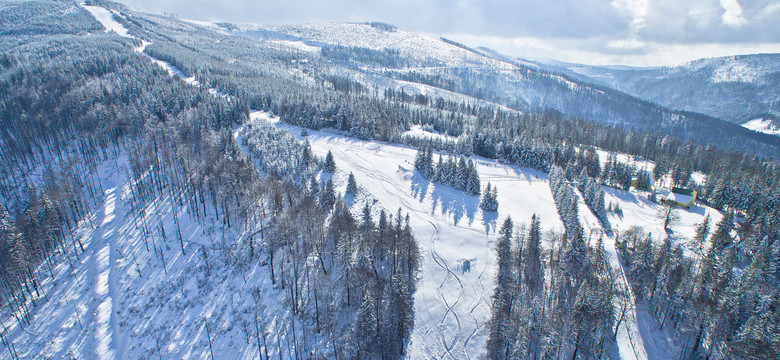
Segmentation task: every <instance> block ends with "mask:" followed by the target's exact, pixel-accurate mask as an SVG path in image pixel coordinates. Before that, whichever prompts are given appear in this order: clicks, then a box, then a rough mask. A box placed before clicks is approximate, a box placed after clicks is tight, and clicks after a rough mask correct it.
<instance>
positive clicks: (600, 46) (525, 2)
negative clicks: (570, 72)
mask: <svg viewBox="0 0 780 360" xmlns="http://www.w3.org/2000/svg"><path fill="white" fill-rule="evenodd" d="M120 1H122V2H124V3H125V4H127V5H128V6H129V7H131V8H133V9H136V10H141V11H147V12H152V13H173V14H176V15H178V16H179V17H182V18H189V19H196V20H207V21H229V22H236V23H244V22H252V23H273V24H280V23H285V24H295V23H309V22H333V21H359V22H363V21H382V22H387V23H391V24H394V25H397V26H398V27H400V28H402V29H404V30H408V31H415V32H422V33H429V34H434V35H443V36H446V37H448V38H452V39H454V40H458V41H460V42H463V43H465V44H467V45H470V46H486V47H489V48H492V49H495V50H498V51H500V52H502V53H505V54H508V55H513V56H518V57H524V58H551V59H556V60H561V61H571V62H579V63H587V64H624V65H637V66H649V65H675V64H680V63H682V62H685V61H689V60H693V59H697V58H702V57H710V56H723V55H734V54H749V53H780V21H779V20H780V0H547V1H545V0H390V1H373V0H337V1H325V0H272V1H268V0H254V1H252V0H221V1H216V0H120Z"/></svg>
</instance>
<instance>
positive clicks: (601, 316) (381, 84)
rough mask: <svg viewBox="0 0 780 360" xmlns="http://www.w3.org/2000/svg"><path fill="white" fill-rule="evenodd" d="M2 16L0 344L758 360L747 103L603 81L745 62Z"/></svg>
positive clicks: (41, 8) (760, 265)
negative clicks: (684, 104)
mask: <svg viewBox="0 0 780 360" xmlns="http://www.w3.org/2000/svg"><path fill="white" fill-rule="evenodd" d="M30 13H40V14H43V15H40V17H34V20H35V21H33V22H31V24H30V25H29V29H28V28H25V34H24V35H19V36H16V35H14V36H11V37H8V38H4V39H3V41H0V73H3V74H5V75H6V76H2V77H0V91H2V94H1V95H2V96H0V117H2V118H3V119H4V121H2V122H0V174H2V177H0V305H2V306H0V326H2V327H1V328H0V344H2V345H0V358H3V359H5V358H9V359H12V360H18V359H26V358H43V359H59V358H77V359H93V358H94V359H125V358H126V359H168V358H175V359H257V358H259V359H261V360H269V359H277V358H278V359H280V360H287V359H290V360H292V359H296V360H297V359H368V360H375V359H380V358H381V359H484V358H491V359H492V358H498V359H510V358H511V359H514V358H571V359H585V360H587V359H590V358H599V359H602V358H603V359H632V360H633V359H642V360H644V359H672V358H680V359H685V358H691V359H698V358H700V357H701V358H704V357H705V356H706V357H708V358H710V357H711V358H713V359H726V358H740V359H741V358H745V359H747V358H755V357H756V356H766V357H776V356H775V355H778V356H780V342H778V341H777V339H780V334H778V329H780V327H779V326H777V323H778V321H780V320H779V319H780V316H778V314H780V306H778V299H780V297H779V296H778V288H777V286H776V284H777V282H776V281H777V278H778V273H777V269H776V267H775V266H774V263H773V262H774V260H773V259H774V258H775V256H774V255H773V254H774V252H776V250H777V248H778V247H779V246H780V240H778V239H780V226H778V222H777V221H775V220H776V219H777V217H778V214H780V205H778V202H777V201H775V200H776V195H777V194H775V192H776V189H777V186H780V185H778V184H780V178H778V174H777V168H778V167H777V161H776V160H772V158H771V157H772V156H776V155H777V149H778V148H780V140H778V138H777V137H775V136H769V135H766V134H758V133H756V132H754V131H753V130H756V131H763V132H765V133H767V134H780V131H778V130H777V127H774V125H773V124H772V122H771V121H769V120H765V119H771V118H773V117H772V116H761V117H758V115H756V117H754V118H753V119H755V120H753V121H749V122H747V123H745V124H743V125H742V126H738V125H735V124H731V123H726V122H723V121H721V120H718V119H715V118H709V117H705V116H701V115H698V114H690V113H684V112H677V111H673V110H668V109H667V108H664V107H662V106H658V105H655V104H653V103H651V102H647V101H643V100H640V99H638V98H634V97H632V96H629V95H627V94H625V93H622V92H620V91H617V90H614V89H611V88H610V87H609V86H606V85H603V84H606V83H609V82H613V81H614V82H619V81H623V80H627V81H628V80H631V79H633V77H634V76H639V75H636V74H635V73H633V72H634V71H636V72H637V74H641V76H644V78H643V80H642V81H650V78H651V77H653V76H655V77H656V80H658V79H661V78H663V79H666V80H668V81H672V82H674V81H682V80H680V79H682V78H685V77H686V76H689V75H690V74H694V73H695V74H698V75H697V76H699V75H701V74H705V73H708V74H709V75H708V76H707V78H706V82H709V83H712V84H714V85H712V87H710V88H707V89H709V90H711V91H715V90H712V89H716V88H718V87H721V89H726V90H729V89H734V87H733V86H754V85H755V84H759V83H760V84H764V83H766V82H769V83H771V84H776V82H773V81H774V80H772V79H769V80H766V79H765V77H767V76H768V75H766V74H767V73H768V72H771V71H775V70H771V71H770V70H767V67H766V66H765V65H766V64H767V63H768V62H766V61H764V60H761V61H759V60H757V59H759V57H739V58H729V59H718V60H717V61H716V60H708V61H699V62H694V63H691V64H687V65H686V66H685V69H681V68H680V69H677V70H674V69H626V68H591V67H579V68H576V69H575V68H573V67H572V68H571V69H564V68H562V67H558V68H555V69H552V70H551V68H552V66H550V65H543V64H531V63H528V62H524V61H521V60H513V59H510V58H507V57H505V56H503V55H501V54H498V53H496V52H493V51H490V50H487V49H481V50H474V49H470V48H467V47H465V46H463V45H460V44H457V43H454V42H452V41H449V40H447V39H437V38H432V37H428V36H422V35H419V34H414V33H410V32H405V31H403V30H400V29H397V28H395V27H394V26H392V25H388V24H383V23H368V24H354V23H338V24H334V23H328V24H310V25H284V26H271V25H268V26H266V25H234V24H228V23H220V24H212V23H208V22H201V21H190V20H180V19H178V18H176V17H167V16H158V15H151V14H143V13H137V12H134V11H132V10H130V9H127V8H126V7H124V6H122V5H121V4H117V3H112V2H110V1H105V0H88V1H87V3H78V4H77V3H68V2H56V3H50V2H30V3H23V2H13V3H7V4H6V3H4V4H0V20H3V21H2V22H0V28H4V29H5V28H13V27H18V26H20V25H19V24H22V23H25V18H27V17H29V16H27V15H28V14H30ZM63 15H65V16H63ZM59 18H62V19H64V20H63V23H61V24H57V25H55V26H51V27H49V26H46V24H47V23H55V22H56V21H54V19H59ZM25 26H27V25H25ZM52 34H53V35H52ZM768 57H771V56H768ZM559 65H560V64H559ZM762 66H763V67H762ZM556 69H557V70H556ZM575 71H578V72H579V73H575ZM674 71H677V73H675V74H676V75H668V74H671V73H672V72H674ZM775 72H776V71H775ZM585 73H587V74H585ZM629 73H630V75H625V74H629ZM583 74H585V75H583ZM664 74H667V75H664ZM589 76H594V77H593V78H591V77H589ZM598 76H602V77H603V79H601V80H598V81H599V82H601V83H603V84H601V85H594V84H593V83H594V82H595V81H596V80H594V79H596V77H598ZM772 76H773V75H772ZM772 76H769V77H770V78H771V77H772ZM670 79H671V80H670ZM686 79H687V78H686ZM632 81H633V80H632ZM702 81H705V80H702ZM628 82H629V83H631V81H628ZM632 84H636V83H632ZM670 84H671V83H670ZM637 86H638V85H637ZM745 89H747V90H745V91H746V92H748V93H750V92H751V91H754V90H755V88H745ZM724 91H725V90H724ZM729 91H730V90H729ZM41 94H44V95H50V94H51V95H52V96H42V95H41ZM681 96H682V95H681ZM686 96H688V95H686ZM732 96H742V95H739V94H737V95H733V94H732ZM756 96H758V95H756ZM742 100H743V101H745V102H752V101H754V98H747V97H744V98H743V99H742ZM770 115H771V114H770ZM578 117H583V118H585V119H579V118H578ZM688 140H694V141H688ZM724 149H731V150H734V149H742V150H743V151H724ZM755 154H764V155H767V154H768V156H769V157H768V158H764V157H760V156H755ZM437 159H438V162H437V161H436V160H437ZM654 177H656V178H654ZM672 190H673V191H674V192H676V193H677V194H678V196H680V197H678V199H681V198H682V197H681V196H682V195H685V194H689V195H690V196H695V195H693V192H692V191H697V192H698V198H697V200H696V201H693V202H692V203H684V202H682V200H677V201H680V202H679V203H673V202H671V201H664V199H665V198H666V197H667V195H674V194H671V193H670V192H671V191H672ZM510 219H511V220H510Z"/></svg>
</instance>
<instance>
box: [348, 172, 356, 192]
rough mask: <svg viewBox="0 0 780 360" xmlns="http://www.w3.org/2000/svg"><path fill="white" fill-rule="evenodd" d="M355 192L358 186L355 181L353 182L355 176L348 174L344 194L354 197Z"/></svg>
mask: <svg viewBox="0 0 780 360" xmlns="http://www.w3.org/2000/svg"><path fill="white" fill-rule="evenodd" d="M357 192H358V185H357V181H355V175H353V174H352V173H349V177H348V178H347V190H346V193H347V194H349V195H352V196H354V195H357Z"/></svg>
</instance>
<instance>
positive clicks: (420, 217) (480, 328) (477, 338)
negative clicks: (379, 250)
mask: <svg viewBox="0 0 780 360" xmlns="http://www.w3.org/2000/svg"><path fill="white" fill-rule="evenodd" d="M255 116H257V117H258V118H261V119H265V120H267V121H272V122H273V123H274V124H276V126H278V127H280V128H283V129H288V130H289V132H290V133H291V134H295V135H298V134H300V128H296V127H294V126H290V125H287V124H284V123H281V122H278V121H277V120H274V119H273V118H269V117H268V116H267V114H264V113H258V114H256V115H255ZM307 138H308V140H309V142H310V143H311V146H312V150H313V151H314V152H315V153H316V154H318V155H325V154H327V152H328V151H331V152H332V153H333V155H334V157H335V160H336V164H337V166H338V168H339V170H340V172H341V174H340V175H338V176H339V177H341V178H346V174H348V173H350V172H351V173H353V174H354V175H355V178H356V180H357V183H358V185H360V186H362V187H364V188H366V189H368V191H369V192H370V193H371V195H372V196H373V197H375V198H376V199H377V200H378V201H379V203H380V204H381V206H382V207H384V208H387V209H391V210H393V209H398V208H401V209H402V211H403V212H407V211H408V212H409V214H410V215H411V217H410V220H411V225H412V227H413V228H414V230H415V234H416V236H417V239H418V242H419V244H420V250H421V251H420V252H421V254H422V257H423V261H422V271H421V276H420V279H419V283H418V290H417V293H416V295H415V322H414V323H415V326H414V329H413V332H412V337H411V344H410V347H409V358H410V359H443V358H455V359H477V358H480V357H481V356H483V355H484V353H485V342H486V340H487V332H486V328H485V323H486V322H487V320H488V319H489V318H490V305H491V299H490V296H491V294H492V290H493V286H494V285H495V271H496V262H495V255H494V251H493V248H494V241H495V239H496V230H497V225H500V224H498V222H499V221H503V219H504V218H505V217H506V216H511V217H512V218H513V219H514V220H515V222H516V223H523V222H529V221H530V219H531V215H533V214H534V213H536V214H537V215H539V216H540V217H541V219H542V227H543V228H544V229H550V230H557V231H561V229H562V227H563V225H562V223H561V222H560V220H559V218H558V214H557V210H556V208H555V204H554V203H553V199H552V194H551V193H550V189H549V186H548V184H547V175H546V174H543V173H539V172H537V171H534V170H530V169H524V168H519V167H515V166H508V165H504V164H500V163H498V162H496V161H489V160H478V161H477V168H478V170H479V175H480V178H481V180H482V181H483V182H484V183H487V182H488V181H490V182H491V184H493V185H495V186H496V187H497V189H498V195H499V204H500V206H499V211H498V213H494V212H487V213H485V212H483V211H482V210H480V209H479V206H478V205H479V197H478V196H469V195H467V194H465V193H463V192H461V191H458V190H455V189H453V188H451V187H449V186H445V185H441V184H436V183H433V182H430V181H428V180H427V179H425V178H424V177H423V176H422V175H420V174H419V173H417V171H415V170H414V165H413V163H414V158H415V154H416V150H415V149H411V148H408V147H402V146H396V145H389V144H383V143H377V142H370V141H361V140H356V139H353V138H349V137H344V136H340V135H335V134H331V133H328V132H321V131H309V135H308V137H307ZM462 259H469V260H471V259H474V260H475V262H473V265H472V269H471V271H470V272H465V273H464V272H462V270H460V269H459V268H458V263H459V260H462Z"/></svg>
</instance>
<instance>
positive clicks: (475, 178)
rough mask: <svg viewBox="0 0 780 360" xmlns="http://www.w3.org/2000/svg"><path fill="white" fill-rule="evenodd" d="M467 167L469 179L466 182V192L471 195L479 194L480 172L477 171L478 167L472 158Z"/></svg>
mask: <svg viewBox="0 0 780 360" xmlns="http://www.w3.org/2000/svg"><path fill="white" fill-rule="evenodd" d="M467 169H468V170H467V173H468V180H467V182H466V192H468V193H469V194H470V195H479V191H480V184H479V172H477V168H476V166H475V165H474V162H473V161H472V160H471V159H469V162H468V164H467Z"/></svg>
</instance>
